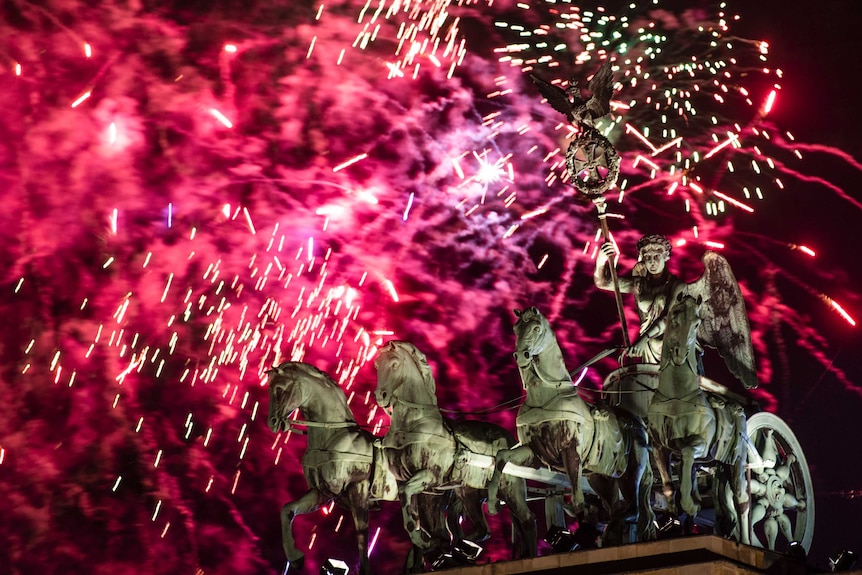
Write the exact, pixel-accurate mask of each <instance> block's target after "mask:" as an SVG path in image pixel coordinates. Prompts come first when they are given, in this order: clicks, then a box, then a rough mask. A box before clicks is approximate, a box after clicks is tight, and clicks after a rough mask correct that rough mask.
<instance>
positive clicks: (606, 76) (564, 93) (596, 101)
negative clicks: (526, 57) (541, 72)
mask: <svg viewBox="0 0 862 575" xmlns="http://www.w3.org/2000/svg"><path fill="white" fill-rule="evenodd" d="M530 79H532V80H533V83H534V84H535V85H536V87H537V88H538V89H539V92H541V94H542V96H544V97H545V98H546V99H547V100H548V103H549V104H550V105H551V107H553V108H554V109H555V110H556V111H558V112H560V113H561V114H563V115H565V116H566V118H567V119H568V120H569V122H572V123H573V124H585V125H588V126H592V125H593V121H594V120H597V119H599V118H601V117H602V116H606V115H607V114H609V113H610V111H611V96H613V93H614V75H613V72H612V70H611V62H610V60H605V63H604V64H603V65H602V67H601V68H599V70H598V72H596V73H595V74H594V75H593V77H592V79H590V82H589V84H588V85H587V88H588V89H589V91H590V97H589V98H587V99H585V98H583V95H582V93H581V89H580V88H579V87H578V82H577V80H576V79H575V76H572V77H571V78H570V79H569V87H568V88H565V89H563V88H561V87H559V86H557V85H555V84H551V83H550V82H546V81H545V80H543V79H541V78H539V77H538V76H536V75H535V74H530Z"/></svg>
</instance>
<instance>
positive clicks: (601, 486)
mask: <svg viewBox="0 0 862 575" xmlns="http://www.w3.org/2000/svg"><path fill="white" fill-rule="evenodd" d="M587 480H588V481H589V482H590V487H592V488H593V491H595V492H596V495H598V496H599V499H601V500H602V504H603V505H604V507H605V510H606V511H607V513H608V515H609V517H610V520H609V521H608V525H607V527H605V531H604V533H603V534H602V539H601V540H602V547H612V546H614V545H622V544H623V543H625V541H623V530H624V528H625V519H626V514H627V511H628V509H626V505H625V503H632V502H633V501H634V499H633V497H632V495H633V493H632V491H633V490H631V489H626V488H625V485H624V484H625V483H626V482H625V476H624V477H622V478H620V480H619V481H618V480H617V479H614V478H613V477H608V476H606V475H599V474H598V473H591V474H590V475H588V476H587ZM620 491H622V492H623V493H622V496H623V501H621V500H620Z"/></svg>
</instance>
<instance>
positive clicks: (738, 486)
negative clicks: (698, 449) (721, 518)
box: [732, 447, 751, 545]
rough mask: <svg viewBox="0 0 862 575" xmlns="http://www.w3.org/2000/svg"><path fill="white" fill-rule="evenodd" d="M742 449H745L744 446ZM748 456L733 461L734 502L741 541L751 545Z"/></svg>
mask: <svg viewBox="0 0 862 575" xmlns="http://www.w3.org/2000/svg"><path fill="white" fill-rule="evenodd" d="M742 449H745V447H743V448H742ZM746 463H747V458H746V457H745V456H743V457H741V458H739V457H738V458H737V460H736V461H735V462H734V463H733V467H732V469H733V471H732V473H733V502H734V504H735V507H736V517H737V526H738V527H739V542H740V543H742V544H743V545H751V523H750V522H749V519H750V517H749V506H750V503H751V502H750V501H749V498H748V478H747V477H746V474H745V467H746Z"/></svg>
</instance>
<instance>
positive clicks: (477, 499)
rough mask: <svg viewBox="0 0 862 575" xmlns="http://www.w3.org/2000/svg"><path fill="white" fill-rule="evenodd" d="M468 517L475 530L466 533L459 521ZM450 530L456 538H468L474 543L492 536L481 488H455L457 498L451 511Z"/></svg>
mask: <svg viewBox="0 0 862 575" xmlns="http://www.w3.org/2000/svg"><path fill="white" fill-rule="evenodd" d="M462 516H463V517H466V518H467V520H468V521H469V522H470V524H471V526H472V528H473V530H472V531H471V532H470V533H469V534H465V533H464V529H463V528H462V527H461V522H460V521H459V520H460V519H461V517H462ZM448 525H449V531H450V532H451V533H452V537H453V538H454V539H456V540H459V541H460V540H467V541H472V542H473V543H481V542H482V541H486V540H487V539H488V538H489V537H490V536H491V529H490V528H489V527H488V520H487V519H486V518H485V510H484V509H482V497H481V495H480V493H479V490H478V489H476V488H473V487H459V488H457V489H455V500H454V502H453V505H452V510H451V511H450V513H449V521H448Z"/></svg>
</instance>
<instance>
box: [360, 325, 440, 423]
mask: <svg viewBox="0 0 862 575" xmlns="http://www.w3.org/2000/svg"><path fill="white" fill-rule="evenodd" d="M374 368H375V369H376V370H377V389H375V390H374V397H375V399H376V400H377V404H378V405H379V406H380V407H382V408H384V409H386V408H388V407H390V406H391V405H392V403H393V402H394V401H395V399H396V398H397V397H398V395H399V391H400V389H401V387H402V386H403V385H405V384H407V385H408V386H410V387H411V388H415V387H416V384H419V385H420V386H424V387H425V388H427V389H426V390H425V391H427V392H428V393H429V394H430V396H431V397H435V396H434V393H435V390H434V379H433V377H432V376H431V368H430V367H429V365H428V360H427V359H426V358H425V354H424V353H422V352H421V351H419V349H417V348H416V346H414V345H413V344H412V343H408V342H406V341H394V340H393V341H389V342H387V343H386V345H384V346H383V347H382V348H380V353H379V355H378V356H377V359H375V360H374ZM435 403H436V400H435Z"/></svg>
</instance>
